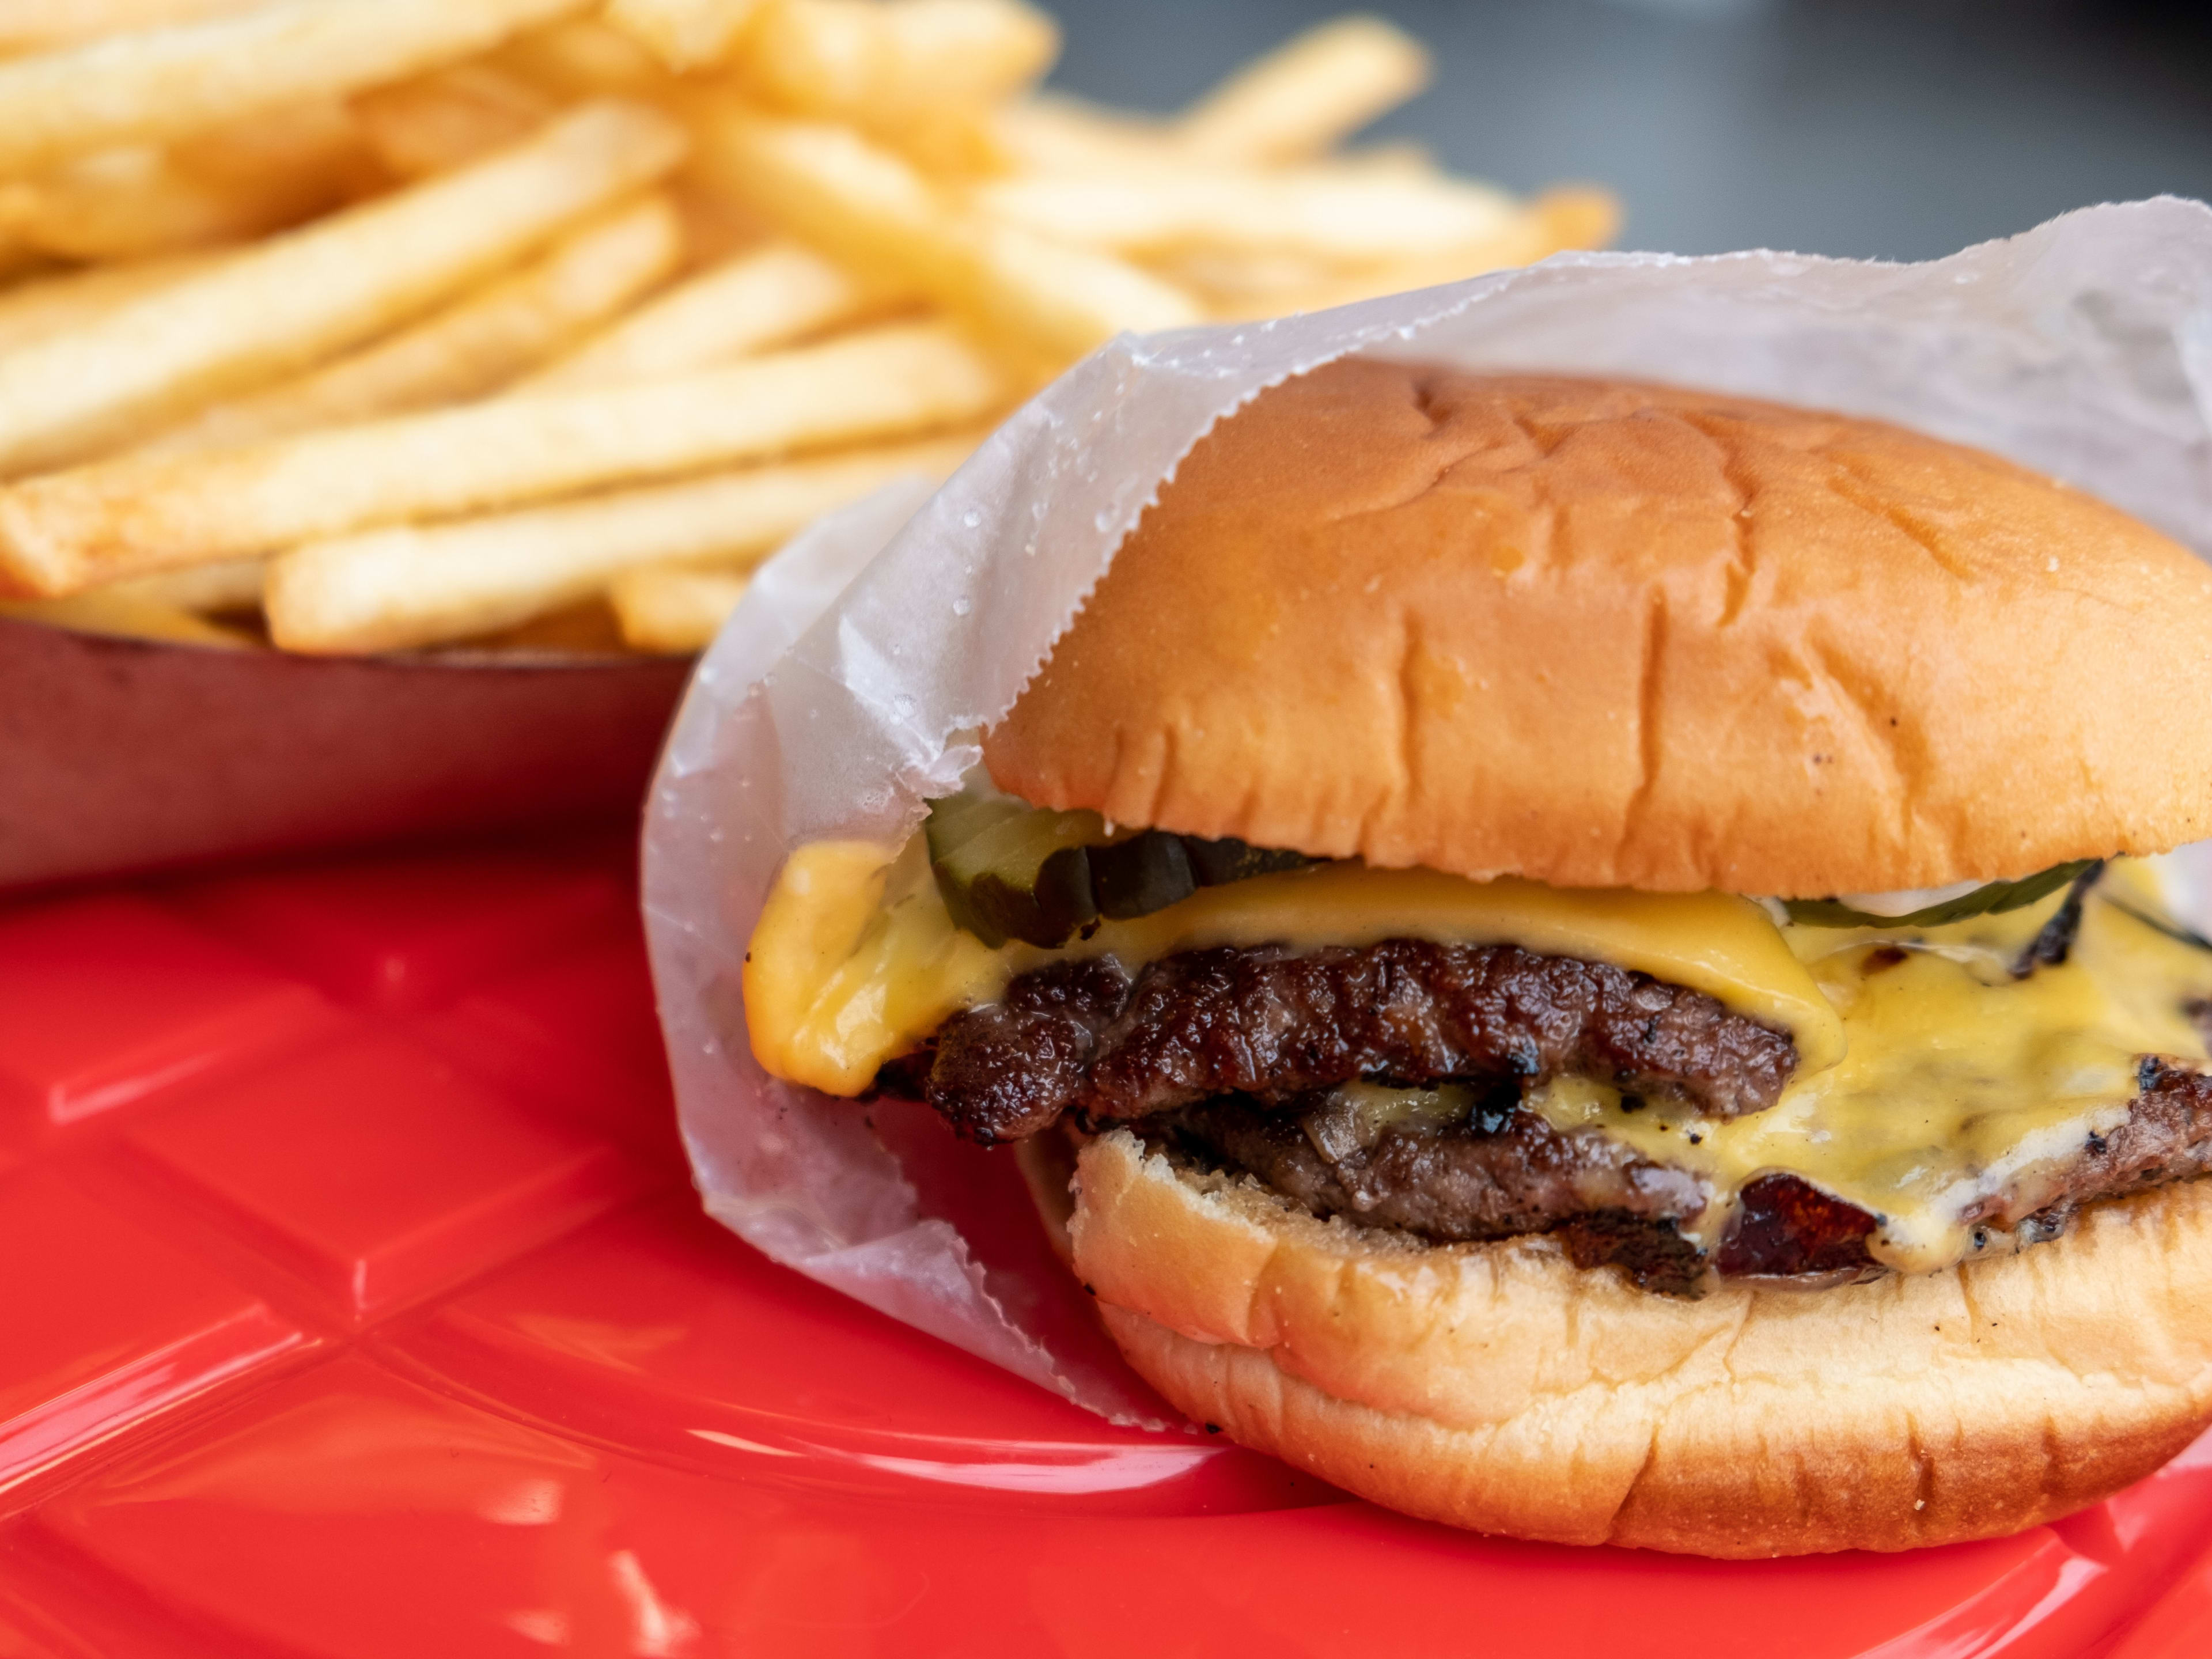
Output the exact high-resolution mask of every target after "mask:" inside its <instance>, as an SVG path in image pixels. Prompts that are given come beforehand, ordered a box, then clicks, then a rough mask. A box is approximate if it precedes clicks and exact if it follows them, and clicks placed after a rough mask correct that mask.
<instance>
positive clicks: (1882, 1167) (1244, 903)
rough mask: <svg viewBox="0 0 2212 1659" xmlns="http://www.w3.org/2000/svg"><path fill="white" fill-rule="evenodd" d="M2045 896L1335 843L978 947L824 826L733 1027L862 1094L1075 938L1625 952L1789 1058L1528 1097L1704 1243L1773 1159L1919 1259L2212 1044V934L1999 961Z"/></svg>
mask: <svg viewBox="0 0 2212 1659" xmlns="http://www.w3.org/2000/svg"><path fill="white" fill-rule="evenodd" d="M2106 880H2107V881H2108V882H2112V883H2116V884H2123V885H2128V886H2131V887H2133V888H2134V889H2135V891H2134V893H2133V895H2132V896H2134V897H2135V899H2136V902H2138V904H2151V905H2155V904H2156V903H2157V902H2158V897H2157V895H2156V894H2155V892H2154V890H2151V889H2150V887H2149V886H2148V877H2147V876H2146V875H2145V874H2144V873H2143V872H2141V870H2140V869H2139V868H2131V867H2130V866H2116V867H2115V869H2114V870H2113V871H2112V872H2110V873H2109V874H2108V875H2107V877H2106ZM2060 902H2061V896H2057V895H2054V896H2051V898H2049V899H2047V900H2045V901H2044V902H2041V903H2039V904H2037V905H2034V906H2032V907H2029V908H2026V909H2023V910H2020V911H2015V912H2012V913H2009V914H2008V915H2001V916H1993V917H1982V918H1977V919H1975V920H1972V921H1966V922H1960V923H1956V924H1954V925H1953V926H1951V927H1942V928H1933V929H1906V928H1898V927H1882V928H1865V929H1836V928H1818V927H1777V926H1776V925H1775V923H1774V922H1773V921H1771V920H1770V919H1769V917H1768V915H1767V914H1766V912H1765V910H1763V909H1762V908H1759V906H1757V905H1756V904H1753V902H1750V901H1748V900H1745V899H1741V898H1735V897H1730V896H1725V895H1721V894H1711V893H1707V894H1695V895H1674V894H1650V893H1631V892H1620V891H1602V890H1562V889H1554V888H1548V887H1545V886H1542V885H1541V884H1536V883H1533V882H1524V881H1513V880H1501V881H1494V882H1486V883H1478V882H1469V881H1464V880H1461V879H1459V878H1455V877H1450V876H1445V875H1441V874H1438V873H1437V872H1432V871H1422V870H1395V871H1392V870H1370V869H1367V868H1364V866H1358V865H1350V864H1345V865H1323V866H1315V867H1313V868H1310V869H1307V870H1300V871H1291V872H1284V873H1282V874H1279V875H1274V876H1266V877H1261V878H1256V879H1254V880H1250V881H1245V882H1239V883H1236V884H1231V885H1229V886H1225V887H1217V888H1210V889H1206V890H1202V891H1200V892H1199V893H1197V894H1194V895H1193V896H1191V897H1190V898H1188V899H1187V900H1185V901H1184V902H1182V903H1181V904H1177V905H1174V906H1170V908H1167V909H1165V910H1162V911H1160V912H1158V913H1157V914H1155V915H1150V916H1146V917H1142V918H1139V919H1138V920H1136V921H1125V922H1108V923H1105V924H1103V926H1101V927H1099V928H1098V929H1097V932H1096V933H1094V934H1093V935H1092V936H1091V938H1090V939H1086V940H1078V941H1073V942H1071V944H1070V945H1068V946H1067V947H1066V948H1064V949H1062V950H1058V951H1045V950H1040V949H1037V948H1036V947H1035V946H1032V945H1023V944H1020V943H1018V942H1017V943H1014V944H1011V945H1007V946H1006V947H1004V948H1003V949H1000V950H992V949H990V948H989V947H987V946H986V945H983V944H982V942H981V940H979V939H975V937H974V936H973V935H971V934H969V933H963V932H962V931H961V930H960V929H959V928H957V927H955V926H954V925H953V923H952V921H951V916H950V915H948V914H947V913H946V911H945V905H944V902H943V901H942V900H941V899H940V898H939V896H938V893H937V889H936V884H935V883H934V881H933V878H932V877H931V874H930V870H929V866H928V860H927V853H926V851H925V850H924V848H922V846H921V842H920V839H919V837H917V838H916V839H915V841H914V842H910V843H909V844H908V846H906V847H905V848H886V847H882V846H878V845H876V844H873V843H867V842H824V843H818V844H817V845H814V846H810V847H805V848H800V849H799V851H798V852H796V853H794V854H793V855H792V857H791V859H790V860H788V861H787V863H786V865H785V866H784V869H783V871H782V872H781V875H780V876H779V877H778V879H777V882H776V885H775V890H773V892H772V893H771V894H770V896H769V901H768V903H767V905H766V906H765V908H763V911H762V915H761V918H760V921H759V923H758V925H757V928H756V930H755V933H754V935H753V939H752V942H751V949H750V952H749V954H748V956H747V957H746V967H745V973H744V992H745V1006H746V1023H747V1025H748V1027H749V1029H750V1035H751V1040H752V1044H753V1051H754V1053H755V1054H756V1055H757V1057H758V1059H759V1060H760V1061H761V1064H762V1065H763V1066H764V1067H766V1068H767V1070H769V1072H770V1073H774V1074H775V1075H776V1076H779V1077H782V1078H787V1079H791V1080H792V1081H794V1082H799V1083H804V1084H808V1085H812V1086H814V1087H816V1088H819V1089H822V1090H824V1091H828V1092H829V1093H831V1094H839V1095H856V1094H859V1093H860V1092H861V1091H864V1090H865V1089H866V1088H867V1086H868V1085H869V1084H870V1083H871V1082H872V1080H873V1079H874V1077H875V1075H876V1073H877V1070H878V1067H879V1066H882V1064H883V1063H884V1061H885V1060H890V1059H892V1058H894V1057H895V1056H896V1055H897V1054H902V1053H903V1052H905V1051H906V1050H908V1049H909V1048H912V1047H914V1046H915V1044H916V1043H917V1042H920V1041H921V1039H922V1038H923V1037H925V1036H927V1035H928V1034H929V1033H930V1032H931V1031H933V1030H935V1029H936V1027H937V1026H938V1025H939V1024H942V1023H943V1022H944V1020H945V1018H947V1017H949V1016H950V1015H951V1014H952V1013H954V1012H957V1011H958V1010H959V1009H961V1008H963V1007H969V1006H975V1005H978V1004H981V1003H986V1002H989V1001H991V1000H994V999H996V998H997V997H998V996H999V995H1000V994H1001V993H1002V992H1003V991H1004V990H1005V988H1006V983H1007V981H1009V980H1011V979H1012V978H1013V977H1014V976H1015V975H1018V974H1022V973H1025V972H1028V971H1030V969H1035V968H1037V967H1041V966H1043V965H1045V964H1046V963H1050V962H1053V961H1055V960H1059V959H1062V958H1066V957H1079V956H1096V955H1102V954H1111V955H1113V956H1114V957H1116V958H1117V959H1119V960H1120V961H1121V963H1123V965H1124V966H1126V967H1129V968H1132V969H1133V968H1135V967H1137V966H1139V965H1140V964H1141V963H1145V962H1148V961H1152V960H1154V959H1157V958H1158V957H1164V956H1167V955H1170V954H1172V953H1174V952H1176V951H1184V950H1193V949H1200V948H1204V947H1206V946H1212V945H1265V944H1283V945H1290V946H1291V947H1293V948H1300V949H1311V948H1315V947H1317V946H1321V945H1367V944H1373V943H1376V942H1379V941H1380V940H1383V939H1394V938H1414V939H1432V940H1436V941H1438V942H1442V943H1468V944H1516V945H1522V946H1524V947H1525V948H1527V949H1528V950H1531V951H1539V952H1541V953H1544V954H1547V955H1557V956H1571V957H1583V958H1588V959H1595V960H1600V961H1606V962H1612V963H1617V964H1619V965H1620V966H1622V967H1626V968H1632V969H1640V970H1641V971H1643V972H1645V973H1648V974H1650V975H1653V976H1654V977H1655V978H1658V979H1662V980H1666V981H1670V982H1672V983H1675V984H1680V985H1686V986H1690V987H1693V988H1696V989H1699V990H1702V991H1705V992H1706V993H1707V994H1711V995H1712V996H1713V997H1715V998H1717V1000H1720V1001H1721V1002H1722V1003H1723V1004H1724V1005H1726V1006H1729V1007H1730V1008H1733V1009H1735V1010H1736V1011H1738V1012H1743V1013H1747V1014H1749V1015H1751V1016H1753V1018H1759V1019H1761V1020H1764V1021H1765V1022H1767V1023H1768V1024H1773V1025H1776V1026H1778V1027H1780V1028H1782V1029H1784V1030H1789V1031H1790V1032H1791V1033H1792V1035H1793V1036H1794V1037H1795V1038H1796V1043H1797V1048H1798V1054H1799V1059H1800V1064H1799V1067H1798V1070H1797V1073H1796V1075H1795V1077H1794V1078H1793V1079H1792V1080H1791V1082H1790V1085H1789V1086H1788V1087H1787V1088H1786V1089H1785V1090H1784V1093H1783V1096H1782V1098H1781V1100H1780V1101H1779V1102H1778V1103H1777V1104H1776V1105H1775V1106H1774V1107H1773V1108H1772V1109H1770V1110H1768V1111H1765V1112H1760V1113H1755V1114H1753V1115H1749V1116H1747V1117H1742V1118H1738V1119H1735V1120H1734V1121H1729V1122H1721V1121H1704V1120H1699V1119H1697V1118H1694V1117H1686V1116H1684V1115H1680V1114H1679V1113H1669V1112H1666V1111H1663V1110H1662V1109H1657V1108H1644V1109H1635V1107H1634V1105H1633V1103H1623V1101H1622V1100H1621V1098H1620V1096H1619V1094H1618V1093H1616V1092H1615V1091H1613V1090H1610V1089H1608V1088H1606V1087H1603V1086H1601V1085H1596V1084H1594V1083H1591V1082H1589V1081H1588V1080H1586V1079H1571V1078H1563V1079H1557V1080H1555V1081H1554V1082H1553V1084H1551V1085H1548V1086H1547V1088H1546V1089H1545V1090H1543V1091H1539V1092H1538V1093H1537V1094H1535V1095H1533V1096H1532V1097H1530V1100H1529V1102H1528V1103H1529V1105H1530V1106H1531V1107H1532V1108H1534V1109H1537V1110H1540V1111H1541V1112H1543V1113H1544V1114H1545V1115H1547V1117H1548V1118H1549V1119H1550V1120H1551V1121H1553V1122H1554V1123H1555V1124H1557V1125H1558V1126H1559V1127H1563V1128H1565V1127H1580V1126H1584V1125H1588V1126H1593V1127H1599V1128H1601V1129H1602V1130H1603V1131H1604V1132H1605V1133H1608V1134H1610V1135H1613V1136H1614V1137H1616V1138H1617V1139H1620V1140H1621V1141H1623V1142H1625V1143H1626V1144H1627V1145H1629V1146H1633V1147H1635V1148H1636V1149H1637V1150H1638V1151H1639V1152H1643V1153H1644V1154H1645V1155H1646V1156H1649V1157H1650V1158H1654V1159H1655V1160H1658V1161H1662V1162H1665V1163H1668V1164H1674V1165H1676V1166H1678V1167H1681V1168H1685V1169H1688V1170H1693V1171H1695V1172H1696V1173H1698V1174H1699V1175H1700V1176H1703V1177H1705V1180H1706V1181H1707V1182H1709V1183H1710V1184H1711V1187H1712V1188H1713V1189H1714V1193H1715V1201H1714V1202H1713V1203H1712V1204H1711V1205H1710V1206H1708V1208H1707V1210H1706V1212H1705V1216H1704V1217H1703V1218H1700V1224H1699V1225H1700V1226H1701V1227H1702V1229H1703V1230H1704V1236H1700V1237H1699V1242H1700V1243H1704V1244H1705V1245H1707V1246H1710V1245H1711V1244H1713V1243H1717V1242H1718V1232H1719V1230H1720V1229H1722V1228H1723V1227H1724V1226H1725V1225H1726V1222H1727V1219H1728V1218H1729V1214H1730V1212H1731V1210H1732V1208H1733V1195H1734V1193H1735V1190H1736V1189H1737V1188H1740V1187H1741V1185H1742V1184H1743V1183H1745V1182H1748V1181H1750V1180H1751V1179H1753V1177H1755V1176H1759V1175H1761V1174H1766V1173H1771V1172H1777V1171H1786V1172H1788V1173H1791V1174H1795V1175H1798V1176H1802V1177H1803V1178H1805V1179H1806V1180H1808V1181H1809V1182H1813V1183H1814V1185H1815V1186H1818V1187H1820V1188H1823V1189H1824V1190H1826V1191H1828V1192H1830V1193H1832V1194H1835V1195H1836V1196H1838V1197H1840V1198H1843V1199H1846V1200H1849V1201H1850V1202H1852V1203H1855V1204H1857V1205H1858V1206H1861V1207H1862V1208H1863V1209H1865V1210H1867V1211H1869V1212H1871V1213H1873V1214H1874V1215H1875V1216H1876V1217H1877V1218H1878V1223H1879V1225H1878V1231H1877V1232H1876V1234H1875V1237H1874V1238H1873V1239H1872V1240H1871V1241H1870V1248H1871V1249H1873V1251H1874V1254H1875V1255H1876V1256H1877V1258H1879V1259H1880V1260H1881V1261H1885V1262H1887V1263H1888V1264H1889V1265H1891V1266H1893V1267H1899V1268H1901V1269H1905V1270H1908V1271H1912V1270H1918V1271H1926V1270H1930V1269H1934V1268H1938V1267H1944V1266H1947V1265H1948V1264H1949V1263H1950V1262H1952V1261H1958V1260H1960V1258H1961V1257H1962V1256H1964V1255H1967V1254H1970V1253H1971V1252H1972V1245H1973V1229H1972V1226H1971V1224H1969V1223H1968V1222H1967V1221H1966V1220H1965V1219H1964V1217H1965V1216H1966V1214H1967V1213H1968V1212H1969V1211H1970V1209H1971V1206H1972V1205H1973V1203H1974V1201H1975V1200H1977V1199H1982V1198H1987V1197H1989V1196H1991V1195H1993V1194H1999V1193H2002V1192H2004V1191H2007V1190H2009V1189H2012V1188H2014V1187H2015V1186H2016V1185H2021V1184H2024V1185H2026V1186H2027V1187H2028V1188H2032V1187H2033V1179H2034V1177H2035V1175H2036V1173H2037V1171H2038V1170H2039V1169H2042V1168H2045V1167H2047V1166H2049V1165H2051V1164H2052V1163H2053V1162H2054V1161H2055V1160H2057V1159H2059V1158H2063V1157H2065V1156H2068V1155H2069V1154H2070V1153H2072V1152H2075V1150H2077V1149H2078V1148H2079V1147H2080V1146H2081V1143H2082V1142H2083V1140H2084V1139H2086V1138H2087V1136H2089V1135H2090V1134H2092V1133H2102V1132H2103V1131H2106V1130H2108V1129H2110V1128H2111V1127H2113V1126H2114V1125H2116V1124H2117V1123H2118V1121H2120V1120H2121V1119H2122V1118H2123V1117H2124V1115H2125V1114H2126V1111H2127V1103H2128V1102H2129V1101H2130V1099H2131V1098H2132V1097H2134V1095H2135V1093H2136V1067H2137V1065H2138V1062H2139V1060H2140V1058H2141V1057H2142V1055H2145V1054H2164V1055H2169V1056H2172V1057H2175V1058H2179V1059H2183V1060H2197V1061H2202V1060H2204V1058H2205V1048H2204V1045H2203V1041H2202V1039H2201V1038H2200V1037H2199V1036H2197V1032H2196V1030H2195V1029H2194V1028H2193V1026H2192V1025H2191V1023H2190V1021H2189V1020H2188V1018H2186V1017H2185V1014H2184V1012H2182V1005H2183V1004H2184V1003H2185V1001H2186V1000H2189V999H2191V997H2197V996H2204V995H2207V994H2212V957H2207V956H2206V955H2205V954H2204V953H2203V952H2202V951H2197V950H2193V949H2191V947H2189V946H2186V945H2180V944H2178V943H2176V942H2174V941H2172V940H2170V939H2166V938H2164V937H2162V936H2161V935H2160V934H2159V933H2156V932H2155V931H2154V930H2153V929H2151V928H2148V927H2145V926H2143V925H2142V923H2140V922H2138V921H2134V920H2132V919H2131V918H2130V917H2128V916H2126V915H2124V914H2123V913H2121V912H2120V911H2118V910H2117V909H2115V908H2112V907H2111V906H2108V905H2106V904H2103V903H2101V902H2095V901H2092V902H2091V903H2090V904H2089V906H2088V908H2087V913H2086V914H2085V915H2084V918H2083V922H2082V927H2081V936H2080V938H2079V939H2078V941H2077V943H2076V945H2075V950H2074V951H2073V954H2072V956H2071V957H2070V958H2069V961H2068V962H2067V963H2066V964H2065V965H2063V967H2057V968H2048V967H2046V968H2043V969H2039V970H2038V971H2037V972H2036V973H2034V974H2033V975H2029V976H2028V977H2027V979H2025V980H2015V979H2013V978H2012V977H2011V975H2010V974H2009V972H2008V967H2009V964H2010V963H2012V962H2014V961H2015V960H2016V959H2017V957H2018V956H2019V953H2020V951H2021V949H2022V948H2023V947H2024V946H2025V945H2026V944H2027V941H2028V940H2029V939H2032V938H2033V936H2034V934H2035V933H2036V931H2037V929H2039V927H2041V926H2042V925H2043V923H2044V922H2045V921H2047V920H2048V919H2049V917H2050V916H2051V914H2052V913H2053V912H2054V911H2055V910H2056V909H2057V906H2058V904H2059V903H2060ZM1899 951H1902V960H1898V959H1896V958H1897V956H1898V953H1899Z"/></svg>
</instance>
